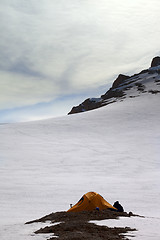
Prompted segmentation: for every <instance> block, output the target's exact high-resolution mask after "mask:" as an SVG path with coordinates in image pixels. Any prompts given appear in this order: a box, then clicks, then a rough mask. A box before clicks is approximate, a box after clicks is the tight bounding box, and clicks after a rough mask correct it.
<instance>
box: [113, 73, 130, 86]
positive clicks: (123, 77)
mask: <svg viewBox="0 0 160 240" xmlns="http://www.w3.org/2000/svg"><path fill="white" fill-rule="evenodd" d="M128 78H130V77H129V76H126V75H123V74H119V75H118V77H117V79H116V80H115V81H114V82H113V85H112V89H113V88H117V87H118V86H119V85H120V84H122V83H123V82H124V81H125V80H126V79H128Z"/></svg>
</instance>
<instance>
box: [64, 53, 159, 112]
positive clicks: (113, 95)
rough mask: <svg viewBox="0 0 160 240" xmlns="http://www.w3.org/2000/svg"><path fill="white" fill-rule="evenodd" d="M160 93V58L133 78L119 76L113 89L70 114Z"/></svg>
mask: <svg viewBox="0 0 160 240" xmlns="http://www.w3.org/2000/svg"><path fill="white" fill-rule="evenodd" d="M158 93H160V57H155V58H153V60H152V62H151V67H150V68H149V69H146V70H143V71H141V72H140V73H138V74H134V75H133V76H126V75H123V74H119V76H118V77H117V79H116V80H115V81H114V82H113V84H112V87H111V88H110V89H109V90H108V91H107V92H106V93H105V94H104V95H101V97H99V98H88V99H86V100H85V101H84V102H82V103H81V104H80V105H79V106H76V107H73V108H72V110H71V111H70V112H69V113H68V114H75V113H80V112H85V111H90V110H93V109H96V108H100V107H103V106H106V105H108V104H111V103H115V102H117V101H123V100H125V99H126V98H134V97H138V96H140V95H144V94H158Z"/></svg>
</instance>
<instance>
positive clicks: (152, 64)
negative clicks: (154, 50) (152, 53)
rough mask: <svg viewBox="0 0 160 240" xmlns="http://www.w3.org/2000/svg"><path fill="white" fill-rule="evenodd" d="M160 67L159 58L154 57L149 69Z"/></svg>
mask: <svg viewBox="0 0 160 240" xmlns="http://www.w3.org/2000/svg"><path fill="white" fill-rule="evenodd" d="M159 65H160V57H159V56H157V57H154V58H153V59H152V62H151V67H157V66H159Z"/></svg>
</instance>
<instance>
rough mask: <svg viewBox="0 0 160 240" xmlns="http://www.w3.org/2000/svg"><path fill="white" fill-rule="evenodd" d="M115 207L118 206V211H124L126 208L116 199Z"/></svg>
mask: <svg viewBox="0 0 160 240" xmlns="http://www.w3.org/2000/svg"><path fill="white" fill-rule="evenodd" d="M113 207H115V208H117V210H118V212H124V209H123V207H122V205H121V204H120V203H119V202H118V201H116V202H115V203H114V204H113Z"/></svg>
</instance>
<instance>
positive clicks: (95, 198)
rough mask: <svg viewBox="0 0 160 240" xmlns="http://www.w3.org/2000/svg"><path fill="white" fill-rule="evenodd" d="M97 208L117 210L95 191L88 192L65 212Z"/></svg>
mask: <svg viewBox="0 0 160 240" xmlns="http://www.w3.org/2000/svg"><path fill="white" fill-rule="evenodd" d="M96 208H98V209H99V210H104V209H107V208H108V209H112V210H115V211H116V210H117V209H116V208H115V207H113V206H112V205H111V204H109V203H108V202H107V201H106V200H105V199H104V198H103V197H102V196H101V195H100V194H98V193H96V192H88V193H86V194H84V195H83V197H82V198H81V199H80V200H79V201H78V202H77V203H76V204H75V205H74V206H73V207H71V208H70V209H69V210H68V211H67V212H81V211H92V210H94V209H96Z"/></svg>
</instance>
